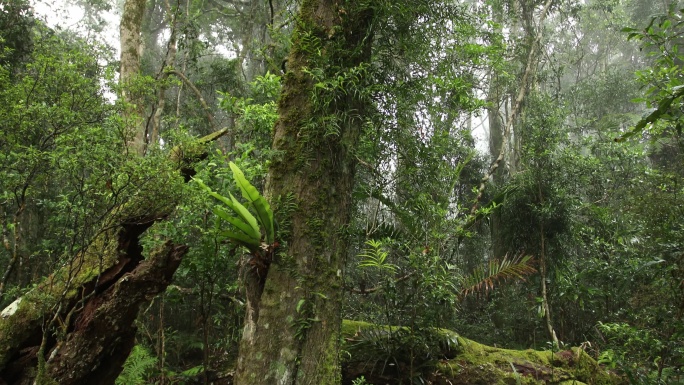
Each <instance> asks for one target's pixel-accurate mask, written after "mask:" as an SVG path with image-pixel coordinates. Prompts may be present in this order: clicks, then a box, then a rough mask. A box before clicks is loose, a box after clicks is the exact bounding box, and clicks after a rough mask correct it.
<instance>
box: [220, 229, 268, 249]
mask: <svg viewBox="0 0 684 385" xmlns="http://www.w3.org/2000/svg"><path fill="white" fill-rule="evenodd" d="M221 236H223V237H225V238H227V239H228V240H229V241H231V242H233V243H235V244H238V245H240V246H244V247H246V248H248V249H249V250H250V251H255V250H257V249H258V248H259V246H260V242H259V241H255V240H254V239H253V238H250V237H249V236H248V235H247V234H244V233H238V232H235V231H230V230H225V231H223V232H221Z"/></svg>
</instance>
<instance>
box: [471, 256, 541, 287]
mask: <svg viewBox="0 0 684 385" xmlns="http://www.w3.org/2000/svg"><path fill="white" fill-rule="evenodd" d="M533 262H534V260H533V259H532V256H531V255H524V254H523V253H521V254H518V256H517V257H513V258H508V256H505V257H504V258H503V259H502V260H501V261H499V260H498V259H492V260H490V261H489V262H488V263H485V264H482V265H481V266H479V267H477V268H476V269H475V270H474V271H473V272H472V273H471V274H470V275H468V276H465V277H463V279H462V280H461V295H462V296H463V297H465V296H467V295H468V294H472V293H475V292H483V291H484V292H485V293H486V292H488V291H490V290H492V289H494V285H495V284H496V283H497V282H502V281H505V280H508V279H519V280H522V281H524V280H525V277H526V276H528V275H530V274H533V273H535V272H536V271H537V270H536V269H535V268H534V267H533V266H532V265H533Z"/></svg>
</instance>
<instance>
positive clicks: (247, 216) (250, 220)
mask: <svg viewBox="0 0 684 385" xmlns="http://www.w3.org/2000/svg"><path fill="white" fill-rule="evenodd" d="M228 194H229V195H230V200H231V201H232V202H233V207H232V209H233V210H234V211H235V212H236V213H237V214H238V215H239V216H240V218H241V219H242V220H243V221H245V222H247V224H249V226H251V227H252V231H253V233H252V234H258V235H257V238H259V239H260V238H261V232H260V231H259V225H258V224H257V221H256V218H254V215H252V213H250V212H249V210H247V208H246V207H245V206H243V205H242V203H240V202H238V200H237V199H235V197H234V196H233V194H231V193H228Z"/></svg>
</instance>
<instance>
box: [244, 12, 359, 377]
mask: <svg viewBox="0 0 684 385" xmlns="http://www.w3.org/2000/svg"><path fill="white" fill-rule="evenodd" d="M360 3H363V2H362V1H347V2H345V5H344V7H343V6H341V5H339V3H338V2H336V1H331V0H306V1H303V2H302V5H301V8H300V16H299V19H298V24H297V26H296V28H295V32H294V34H293V42H292V50H291V52H290V55H289V57H288V65H287V73H286V74H285V83H284V86H283V91H282V95H281V98H280V102H279V107H278V108H279V116H280V117H279V120H278V122H277V123H276V126H275V130H274V138H273V148H274V150H276V153H278V154H279V155H278V156H277V157H276V159H275V160H274V161H273V163H272V165H271V167H270V169H269V175H268V182H267V191H266V196H267V197H269V198H270V200H271V202H273V205H274V207H276V210H278V212H277V214H278V221H279V223H280V232H279V234H277V235H276V237H277V238H278V240H279V241H280V242H281V244H282V245H283V246H282V247H281V248H280V250H279V251H278V253H276V255H275V256H274V258H273V261H272V263H271V264H270V269H269V271H268V273H267V274H268V275H267V276H266V277H265V278H266V279H265V285H264V287H263V293H262V294H261V296H260V298H259V299H258V301H255V302H256V303H258V306H254V307H253V308H252V309H248V317H247V319H246V320H245V329H244V334H243V339H242V341H241V344H240V358H239V360H238V368H237V373H236V383H237V384H240V385H247V384H315V385H325V384H335V383H339V381H340V368H339V361H340V360H339V346H338V345H339V340H340V334H339V333H340V324H341V319H340V306H341V296H342V281H341V279H342V276H341V268H342V263H341V262H342V259H343V257H344V255H345V253H346V249H347V241H346V238H347V237H346V235H345V233H344V231H345V228H346V226H347V224H348V223H349V218H350V209H351V192H352V187H353V181H354V170H355V166H356V160H355V157H354V156H353V150H354V148H355V146H356V143H357V141H358V138H359V134H360V130H361V128H360V127H361V116H362V113H363V108H364V106H363V103H362V102H361V101H360V100H358V99H355V98H354V97H352V96H351V95H355V93H353V92H349V93H347V94H344V93H342V92H340V93H339V94H337V95H335V97H333V98H329V96H330V95H328V94H325V92H324V91H321V89H320V87H319V88H316V87H315V86H314V85H315V84H317V83H320V84H322V83H325V81H326V79H325V78H324V79H320V78H317V79H314V78H313V76H312V75H311V74H312V73H313V72H314V71H319V70H320V71H322V73H324V74H325V76H331V75H333V74H336V75H342V76H344V74H345V73H347V72H348V71H349V70H350V69H352V68H354V67H356V66H358V65H359V64H361V63H364V62H367V61H368V60H369V58H370V43H369V42H370V40H371V38H370V36H369V31H370V29H371V28H370V24H371V19H372V14H371V11H370V10H369V9H366V8H362V6H361V5H360ZM305 69H308V71H306V70H305ZM309 71H311V72H309ZM317 92H319V93H318V94H317ZM329 100H331V101H330V102H329V103H325V102H322V101H329ZM342 117H346V119H343V118H342ZM330 121H334V122H336V124H335V127H334V129H331V128H330V126H326V124H325V122H330ZM285 202H290V203H291V204H290V205H286V204H285ZM286 206H287V207H290V208H291V209H286V208H285V207H286ZM252 278H253V279H255V280H256V279H262V280H263V278H264V277H252ZM248 287H249V285H248ZM256 294H258V293H256ZM248 297H249V295H248ZM256 303H254V304H253V305H256Z"/></svg>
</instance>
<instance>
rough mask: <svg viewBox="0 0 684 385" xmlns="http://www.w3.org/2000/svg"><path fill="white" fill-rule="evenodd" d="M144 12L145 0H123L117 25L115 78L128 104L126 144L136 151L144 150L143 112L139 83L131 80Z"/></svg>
mask: <svg viewBox="0 0 684 385" xmlns="http://www.w3.org/2000/svg"><path fill="white" fill-rule="evenodd" d="M144 13H145V0H126V1H125V2H124V9H123V14H122V16H121V24H120V26H119V32H120V40H121V68H120V72H119V82H120V83H121V85H122V86H123V87H122V92H121V97H122V99H123V101H124V102H126V103H127V104H128V106H127V108H126V113H125V114H124V119H125V120H126V122H127V123H128V124H127V126H128V127H132V132H130V142H129V148H130V149H131V150H132V151H133V152H135V153H137V154H139V155H143V154H144V153H145V146H146V140H147V132H146V128H145V125H144V122H143V115H144V112H145V109H144V104H143V100H142V96H141V92H140V90H137V88H139V87H135V84H134V83H135V80H136V78H137V77H138V76H139V75H140V57H141V56H142V37H141V31H142V20H143V15H144Z"/></svg>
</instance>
